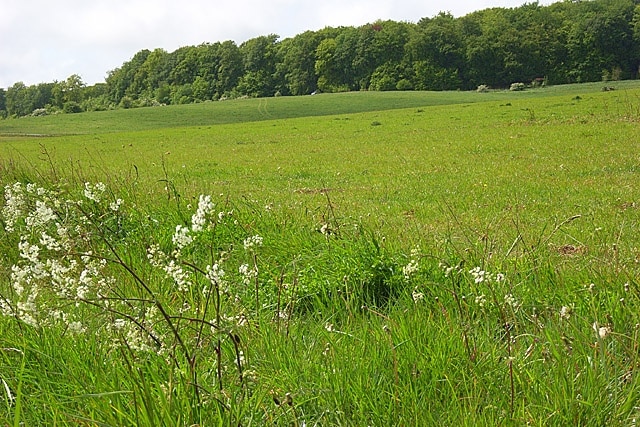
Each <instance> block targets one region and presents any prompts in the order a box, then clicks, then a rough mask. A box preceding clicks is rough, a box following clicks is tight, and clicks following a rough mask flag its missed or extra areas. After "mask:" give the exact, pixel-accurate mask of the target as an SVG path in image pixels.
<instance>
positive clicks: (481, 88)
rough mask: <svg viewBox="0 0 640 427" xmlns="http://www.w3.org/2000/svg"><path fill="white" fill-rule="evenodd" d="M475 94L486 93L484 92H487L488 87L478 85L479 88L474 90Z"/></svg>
mask: <svg viewBox="0 0 640 427" xmlns="http://www.w3.org/2000/svg"><path fill="white" fill-rule="evenodd" d="M476 92H479V93H486V92H489V86H487V85H480V86H478V88H477V89H476Z"/></svg>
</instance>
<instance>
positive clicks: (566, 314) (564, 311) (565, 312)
mask: <svg viewBox="0 0 640 427" xmlns="http://www.w3.org/2000/svg"><path fill="white" fill-rule="evenodd" d="M571 311H572V310H571V307H567V306H566V305H563V306H562V308H560V318H561V319H565V320H569V318H570V317H571Z"/></svg>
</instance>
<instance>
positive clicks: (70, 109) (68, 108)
mask: <svg viewBox="0 0 640 427" xmlns="http://www.w3.org/2000/svg"><path fill="white" fill-rule="evenodd" d="M62 111H64V112H65V113H67V114H74V113H81V112H82V106H81V105H80V104H78V103H77V102H75V101H67V102H65V103H64V105H63V106H62Z"/></svg>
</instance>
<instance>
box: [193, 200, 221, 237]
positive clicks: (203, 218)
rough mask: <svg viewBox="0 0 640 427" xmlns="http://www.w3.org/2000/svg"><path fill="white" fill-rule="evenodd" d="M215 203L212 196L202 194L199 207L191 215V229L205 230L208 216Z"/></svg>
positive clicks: (196, 230)
mask: <svg viewBox="0 0 640 427" xmlns="http://www.w3.org/2000/svg"><path fill="white" fill-rule="evenodd" d="M214 207H215V205H214V204H213V202H212V201H211V196H208V195H207V196H205V195H202V194H201V195H200V198H199V200H198V209H197V210H196V213H194V214H193V215H192V216H191V230H193V231H194V232H199V231H202V230H204V226H205V225H206V223H207V216H208V215H209V214H211V212H213V208H214Z"/></svg>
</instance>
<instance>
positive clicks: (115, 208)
mask: <svg viewBox="0 0 640 427" xmlns="http://www.w3.org/2000/svg"><path fill="white" fill-rule="evenodd" d="M122 203H124V200H122V199H117V200H116V201H115V202H111V204H110V205H109V209H111V210H112V211H114V212H118V211H119V210H120V206H122Z"/></svg>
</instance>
